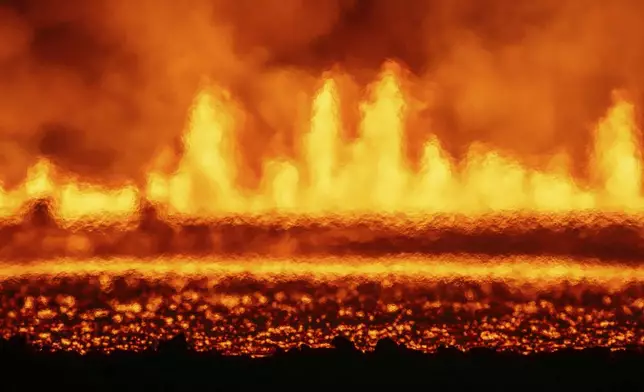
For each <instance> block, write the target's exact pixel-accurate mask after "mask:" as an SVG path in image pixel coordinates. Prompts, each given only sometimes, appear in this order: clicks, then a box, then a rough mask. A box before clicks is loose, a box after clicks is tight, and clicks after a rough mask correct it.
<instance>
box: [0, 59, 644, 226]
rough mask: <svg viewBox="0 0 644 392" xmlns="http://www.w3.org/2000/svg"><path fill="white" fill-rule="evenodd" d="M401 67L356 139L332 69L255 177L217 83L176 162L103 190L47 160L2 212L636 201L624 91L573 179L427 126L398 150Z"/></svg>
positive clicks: (350, 209)
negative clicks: (416, 160) (291, 139)
mask: <svg viewBox="0 0 644 392" xmlns="http://www.w3.org/2000/svg"><path fill="white" fill-rule="evenodd" d="M402 78H403V76H402V75H401V73H400V72H399V71H398V68H397V67H396V66H394V65H393V64H388V65H386V66H385V67H384V68H383V71H382V73H381V75H380V77H379V78H378V80H376V81H375V82H374V83H373V85H372V86H371V87H370V88H369V90H368V91H369V94H368V96H367V97H366V99H365V100H364V102H362V103H361V104H360V106H359V108H360V113H361V121H360V125H359V127H358V138H357V139H356V140H355V141H354V142H351V143H349V142H348V141H347V140H344V139H343V124H342V120H341V115H340V100H341V97H340V94H339V92H338V87H337V85H336V82H335V81H334V79H333V77H327V78H325V79H324V80H322V81H321V87H320V89H319V91H318V93H317V94H316V96H315V97H312V100H311V116H310V122H309V124H308V129H304V130H302V135H301V139H300V143H301V145H300V147H301V151H302V156H301V157H300V158H298V159H285V158H284V157H271V158H270V159H267V160H266V161H265V162H264V164H263V174H262V179H261V181H260V185H259V186H258V187H257V188H256V189H253V190H248V189H242V187H241V186H240V185H239V178H238V176H239V175H240V172H239V170H240V166H239V163H240V162H239V160H240V159H243V158H244V157H240V156H239V154H238V151H240V149H239V148H238V147H239V146H237V145H236V144H235V143H236V137H235V131H236V129H237V127H238V125H239V118H238V112H237V111H235V110H234V108H233V106H234V101H233V97H231V96H230V94H229V93H228V92H226V91H225V90H222V89H218V88H216V87H213V86H209V87H208V88H205V89H203V90H202V91H200V92H199V93H198V94H197V96H196V98H195V101H194V105H193V107H192V108H191V111H190V116H189V121H188V127H187V130H186V132H185V135H184V139H183V141H184V147H185V149H184V153H183V156H182V157H181V159H180V163H179V165H178V168H177V170H176V171H175V172H174V173H170V174H168V173H166V172H164V171H163V170H160V169H159V170H157V169H158V168H156V167H154V166H153V169H152V170H151V171H150V172H149V175H148V180H147V185H146V186H145V188H144V189H137V188H135V187H134V186H127V187H124V188H122V189H116V190H113V189H112V190H107V189H103V188H100V187H97V186H94V185H83V184H79V183H78V182H76V181H74V180H73V179H72V178H71V177H69V176H67V177H66V176H65V175H63V174H62V173H57V172H56V170H57V169H56V168H55V167H54V166H53V165H52V164H51V163H50V162H48V161H46V160H40V161H39V162H38V163H37V164H36V165H34V166H33V167H32V169H31V170H30V171H29V174H28V176H27V179H26V180H25V182H24V184H23V185H22V186H21V187H18V188H17V189H16V190H12V191H5V190H2V191H1V192H0V213H1V214H2V216H4V217H11V216H15V215H16V214H18V212H17V211H19V210H20V208H21V207H22V206H24V205H25V203H28V202H29V201H32V200H34V199H42V198H48V199H51V200H52V203H53V206H54V211H55V212H54V213H55V215H56V217H57V218H59V219H61V220H63V221H74V220H79V219H87V218H95V217H97V216H101V217H103V218H113V219H123V218H128V217H130V218H131V217H134V216H135V215H136V212H137V209H138V206H139V203H140V199H146V200H148V201H149V202H151V203H153V204H155V205H157V206H158V207H159V208H160V209H161V210H163V211H164V213H165V214H168V215H179V216H191V217H202V218H203V217H217V216H225V215H237V214H250V215H257V214H266V213H286V214H305V215H316V214H318V215H324V214H330V213H333V214H390V213H408V214H415V213H425V214H433V213H446V212H447V213H450V212H460V213H468V214H478V213H486V212H499V211H501V212H502V211H523V212H525V211H527V212H534V213H551V212H573V211H582V210H591V209H592V210H601V211H624V210H628V211H639V210H641V209H642V189H641V174H642V173H641V171H642V167H641V165H642V163H641V157H640V154H641V149H640V148H641V147H640V145H639V143H638V132H639V131H638V129H637V126H636V124H635V114H634V112H635V108H634V107H633V105H632V104H631V103H630V102H629V101H628V100H626V99H625V98H624V97H623V96H621V95H617V94H616V95H615V97H614V104H613V106H612V107H611V108H610V109H609V110H608V112H607V114H606V116H605V117H604V118H603V119H601V120H600V121H599V123H598V124H597V126H596V128H595V134H594V137H595V145H594V149H593V153H592V156H591V161H590V162H591V167H590V168H589V171H590V172H591V173H592V178H593V182H592V183H591V184H589V185H587V186H586V185H582V184H580V183H578V182H577V181H576V180H575V179H574V178H573V176H572V175H571V174H570V171H569V169H568V168H567V167H566V165H565V160H562V159H558V158H560V157H553V159H552V164H551V165H550V167H549V169H548V170H535V169H532V168H530V167H528V166H526V165H524V164H522V163H521V162H520V161H519V160H518V159H516V158H515V157H512V156H507V155H504V154H501V153H499V152H498V151H494V150H493V149H491V148H489V147H487V146H484V145H481V144H473V145H472V146H470V149H469V151H468V153H467V154H466V157H465V159H464V160H463V161H462V162H455V161H454V159H452V157H450V155H449V154H448V153H447V152H446V151H445V149H444V148H443V147H442V145H441V142H440V140H438V138H436V137H435V136H429V137H428V138H427V140H426V141H425V144H424V146H423V148H422V154H421V158H420V165H419V168H418V169H414V168H412V165H411V164H410V162H409V161H408V158H407V156H406V154H405V148H404V143H405V130H406V124H407V122H406V120H407V118H408V116H409V113H410V110H411V109H410V106H409V105H408V99H407V97H406V95H405V91H404V89H403V88H402V85H403V83H402V82H403V80H402Z"/></svg>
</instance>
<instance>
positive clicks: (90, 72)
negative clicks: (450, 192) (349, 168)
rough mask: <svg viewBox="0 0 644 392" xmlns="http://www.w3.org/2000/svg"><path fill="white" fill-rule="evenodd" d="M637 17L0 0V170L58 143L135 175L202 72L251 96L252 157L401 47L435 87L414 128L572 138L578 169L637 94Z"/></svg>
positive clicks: (286, 144)
mask: <svg viewBox="0 0 644 392" xmlns="http://www.w3.org/2000/svg"><path fill="white" fill-rule="evenodd" d="M643 16H644V5H642V3H641V2H638V1H635V0H632V1H629V0H614V1H612V2H605V1H599V0H587V1H584V2H580V1H574V0H563V1H554V0H544V1H527V0H514V1H510V0H507V1H504V0H480V1H467V0H427V1H413V0H399V1H396V2H393V1H387V0H371V1H369V0H327V1H319V2H316V1H305V0H300V1H298V0H263V1H253V0H237V1H227V0H194V1H190V2H176V1H171V0H140V1H127V0H111V1H110V0H95V1H91V2H90V1H87V2H76V1H71V0H5V1H0V174H1V177H2V180H3V181H4V182H5V184H7V185H12V184H16V183H17V182H19V181H20V180H21V179H22V178H23V177H24V174H25V171H26V168H27V167H28V166H29V165H30V164H31V163H32V162H33V161H34V160H35V159H36V157H37V156H38V155H47V156H49V157H50V158H51V159H52V160H53V161H54V162H56V163H57V164H59V165H60V166H62V167H63V168H65V169H67V170H70V171H72V172H74V173H76V174H78V175H80V176H81V177H83V178H86V179H93V180H100V181H103V182H109V183H115V184H116V183H119V182H123V181H125V180H127V179H134V180H139V179H141V178H142V175H143V173H144V172H145V170H146V168H147V165H148V163H149V162H151V161H152V158H153V157H154V156H155V155H156V154H157V153H158V152H159V150H160V149H162V148H164V147H165V146H167V145H172V144H173V143H176V140H177V138H178V137H180V134H181V132H182V131H183V129H184V126H185V122H186V115H187V111H188V108H189V106H190V104H191V100H192V98H193V96H194V94H195V92H196V90H197V89H198V88H199V86H200V84H201V83H203V81H204V77H207V78H209V79H210V80H212V81H216V82H219V83H220V84H222V85H223V86H225V87H226V88H229V89H230V90H231V92H232V94H233V96H234V97H236V98H237V99H238V101H239V105H240V106H241V108H242V109H243V110H244V112H246V113H247V115H246V116H245V119H244V121H243V122H242V123H241V124H240V131H239V132H240V133H239V143H240V144H241V145H242V148H243V149H244V152H245V153H246V154H245V155H246V156H248V157H258V156H261V155H263V154H269V155H272V154H276V153H279V154H290V155H292V154H297V146H296V144H295V137H294V132H295V127H296V126H297V125H298V121H300V120H302V119H303V120H302V121H304V120H305V118H306V116H307V115H308V114H307V111H308V110H309V109H308V104H309V103H308V102H307V99H305V97H306V95H307V94H311V93H312V92H313V91H314V90H315V88H316V86H317V81H316V80H317V78H318V77H319V76H320V74H321V73H322V72H323V71H325V70H328V69H329V68H331V67H333V66H340V67H341V68H342V69H345V70H346V71H347V72H348V73H350V74H351V75H353V79H351V80H350V81H349V82H347V85H348V86H349V85H350V86H349V87H347V91H353V93H354V94H355V95H356V96H357V95H359V91H360V90H361V88H363V87H364V84H366V83H368V82H369V81H371V78H372V77H373V76H374V75H375V74H376V73H377V72H378V70H379V67H380V65H381V64H382V63H383V61H385V60H386V59H388V58H394V59H398V60H400V61H402V62H403V63H404V64H405V65H406V66H407V67H408V68H409V69H410V71H411V72H412V73H413V74H414V75H415V76H414V77H415V78H416V79H417V80H419V81H420V82H422V84H421V85H420V87H418V88H417V90H418V93H419V94H428V95H431V97H432V99H431V102H432V104H431V105H430V106H429V107H427V109H426V112H425V113H423V116H426V117H427V120H426V121H420V123H419V124H422V126H417V127H415V128H414V129H411V130H410V140H409V144H410V145H412V146H413V145H417V144H419V143H418V142H419V141H420V140H422V139H424V138H426V137H427V135H428V133H430V132H433V133H437V134H438V135H439V137H440V138H441V140H442V141H443V142H444V143H445V144H446V145H447V147H448V148H449V149H450V151H451V152H453V153H454V154H455V155H457V156H458V155H459V154H461V153H462V152H463V150H464V148H465V147H466V146H467V145H468V144H469V143H471V142H472V141H476V140H482V141H486V142H489V143H491V144H493V145H495V146H497V147H498V148H502V149H507V150H509V151H513V152H517V153H520V154H521V155H522V156H523V157H525V159H528V160H530V159H532V158H531V157H535V158H534V161H535V162H536V163H537V164H538V163H539V161H540V160H541V158H542V157H544V156H547V155H549V154H552V153H554V152H556V151H558V150H560V149H565V150H567V151H570V152H571V153H572V154H573V155H574V157H575V158H576V159H575V162H576V164H577V166H578V171H579V172H580V174H582V175H583V172H582V171H581V169H580V168H581V167H583V160H584V156H585V153H586V149H587V147H588V143H589V140H590V137H591V131H592V126H593V124H594V123H595V122H596V121H597V120H598V118H599V117H601V116H602V115H603V113H604V112H605V110H606V109H607V107H608V105H609V104H610V91H611V90H612V89H614V88H625V89H627V90H628V91H629V93H630V94H631V96H632V97H634V99H635V101H636V103H638V104H639V103H640V102H641V101H642V100H641V87H640V86H642V82H644V80H642V79H643V78H644V77H643V76H642V73H641V69H642V65H644V29H641V27H640V26H641V22H640V21H641V20H642V17H643ZM429 119H430V120H429ZM255 163H257V162H255ZM248 164H249V167H250V168H251V169H252V168H253V167H254V169H255V171H256V169H257V167H256V166H257V165H253V162H249V163H248ZM250 171H252V170H250Z"/></svg>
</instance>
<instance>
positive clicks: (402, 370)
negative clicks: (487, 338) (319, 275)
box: [0, 335, 644, 391]
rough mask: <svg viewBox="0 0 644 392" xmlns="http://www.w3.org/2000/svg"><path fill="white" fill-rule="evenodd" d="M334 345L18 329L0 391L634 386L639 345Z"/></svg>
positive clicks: (640, 361) (639, 376) (639, 382)
mask: <svg viewBox="0 0 644 392" xmlns="http://www.w3.org/2000/svg"><path fill="white" fill-rule="evenodd" d="M333 346H334V348H329V349H311V348H309V347H307V346H301V347H300V348H299V349H293V350H290V351H288V352H281V351H278V352H276V353H275V354H274V355H273V356H270V357H263V358H250V357H245V356H237V357H230V356H223V355H220V354H218V353H216V352H209V353H196V352H193V351H191V350H190V348H189V346H188V344H187V343H186V339H185V337H184V336H182V335H179V336H176V337H175V338H173V339H171V340H168V341H164V342H162V343H160V344H159V345H158V347H157V348H156V349H154V350H150V351H147V352H144V353H138V354H136V353H132V352H126V351H123V352H115V353H112V354H111V355H105V354H98V353H88V354H86V355H84V356H81V355H79V354H75V353H63V352H57V353H48V352H35V351H32V349H31V347H30V346H29V345H28V344H27V343H26V341H25V340H22V339H21V338H19V337H14V338H12V339H11V340H8V341H7V340H0V361H1V362H2V370H3V372H2V374H3V382H2V390H3V391H25V390H70V389H74V390H76V389H84V390H92V391H109V390H117V389H118V390H146V391H147V390H193V389H194V388H199V389H200V390H217V389H219V388H220V387H224V386H227V385H234V386H236V387H252V386H262V387H266V386H267V385H269V384H274V385H277V386H278V387H284V386H290V387H297V388H299V389H309V388H314V387H316V386H318V385H324V386H334V387H341V386H342V385H344V384H348V383H351V384H358V385H365V384H373V385H375V384H380V385H391V386H401V385H409V384H414V385H423V386H426V387H427V388H428V390H448V389H449V390H459V389H462V388H468V389H474V388H475V389H481V388H504V389H511V390H517V391H521V390H526V389H528V390H535V389H538V390H563V389H572V390H642V389H641V388H644V372H643V371H642V369H644V355H643V353H642V351H641V349H637V348H635V347H634V348H633V349H631V350H625V351H615V352H611V351H610V350H608V349H592V348H589V349H586V350H583V351H574V350H572V351H571V350H561V351H558V352H555V353H548V354H533V355H528V356H524V355H517V354H504V353H497V352H494V351H491V350H488V349H476V350H471V351H469V352H467V353H463V352H461V351H458V350H456V349H451V348H442V349H439V351H438V352H437V353H435V354H423V353H419V352H416V351H413V350H409V349H407V348H405V347H404V346H399V345H397V344H396V343H395V342H394V341H393V340H390V339H383V340H381V341H379V342H378V345H377V346H376V348H375V350H374V351H372V352H367V353H362V352H361V351H358V350H356V349H355V348H354V346H353V344H352V343H351V341H350V340H348V339H347V338H345V337H336V338H335V339H334V340H333Z"/></svg>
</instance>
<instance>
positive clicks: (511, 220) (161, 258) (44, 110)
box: [0, 0, 644, 355]
mask: <svg viewBox="0 0 644 392" xmlns="http://www.w3.org/2000/svg"><path fill="white" fill-rule="evenodd" d="M269 16H270V17H269ZM642 16H644V7H642V6H641V5H640V4H639V3H637V2H634V1H627V0H624V1H619V0H616V1H613V2H610V3H608V2H601V1H588V2H585V3H584V5H581V3H579V2H575V1H572V0H571V1H558V2H555V1H549V0H544V1H539V2H534V1H502V0H485V1H479V2H474V1H464V0H463V1H461V0H458V1H440V0H430V1H423V2H416V1H402V0H401V1H399V2H389V1H385V0H371V1H369V0H334V1H325V2H313V1H311V2H305V1H295V0H293V1H290V0H289V1H287V0H282V1H280V2H277V1H263V2H252V1H246V0H238V1H236V2H232V1H224V0H195V1H193V2H191V3H190V6H185V5H180V4H178V3H176V2H172V1H169V0H168V1H166V0H158V1H152V0H149V1H148V0H142V1H138V2H129V1H125V0H114V1H107V0H97V1H92V2H85V3H83V4H74V5H71V3H69V2H65V1H63V0H46V1H32V0H7V1H4V2H0V71H1V72H0V92H1V93H0V218H1V219H2V223H1V224H0V244H1V247H0V259H1V260H2V262H1V263H0V288H2V294H1V295H0V315H2V317H1V318H0V319H1V320H2V325H1V329H0V330H1V331H2V333H3V334H4V335H5V336H10V335H13V334H26V335H28V336H29V337H30V340H31V342H32V343H34V344H35V345H37V346H41V347H45V346H47V347H52V348H54V349H74V350H77V351H80V352H87V351H90V350H103V351H112V350H114V349H118V348H120V349H132V350H139V349H143V348H145V347H149V346H151V345H152V346H153V345H154V344H156V343H157V342H158V340H159V339H162V338H165V337H168V336H170V335H172V334H176V333H178V332H185V333H186V334H187V335H188V336H189V337H190V338H191V340H192V343H193V344H195V345H196V347H198V348H199V349H204V350H206V349H209V348H217V349H220V350H222V351H224V352H226V353H232V354H236V353H249V354H252V355H264V354H267V353H270V352H272V350H274V349H276V348H277V347H280V348H284V349H287V348H290V347H295V346H297V345H298V344H301V343H306V344H309V345H313V346H317V345H326V344H328V342H329V341H330V339H331V338H332V337H333V336H334V335H337V334H349V335H350V337H352V338H353V339H354V340H355V341H356V342H357V344H358V346H359V347H360V348H361V349H368V348H370V347H371V346H373V344H374V343H375V341H376V340H377V339H378V338H380V337H384V336H390V337H394V338H395V339H396V340H399V341H401V342H404V343H405V344H407V345H409V346H411V347H413V348H418V349H421V350H426V351H432V350H433V349H435V348H436V347H438V346H440V345H452V346H456V347H458V348H459V349H468V348H472V347H477V346H481V345H483V346H490V347H494V348H497V349H502V350H504V349H508V350H515V351H520V352H523V353H529V352H534V351H543V350H546V351H549V350H554V349H558V348H562V347H577V348H579V347H587V346H594V345H600V346H607V347H611V348H615V349H620V348H625V347H632V346H638V347H639V346H641V345H642V342H643V340H642V329H641V320H642V298H643V297H642V283H643V282H644V275H643V273H642V271H641V265H640V264H641V261H642V260H644V248H643V247H642V246H641V244H642V240H643V234H642V233H644V221H643V220H642V213H643V212H644V194H643V192H642V162H643V161H642V159H643V157H642V134H641V131H640V125H641V116H640V111H641V108H642V107H644V100H643V99H642V96H641V86H642V85H644V80H642V77H641V69H642V66H643V65H644V59H643V58H641V55H640V53H644V47H642V42H644V39H642V38H644V37H642V33H641V31H642V30H641V28H640V24H641V23H640V20H641V17H642ZM137 293H138V294H137ZM141 293H144V294H141ZM137 295H138V297H137ZM231 325H238V326H239V327H238V328H232V327H230V326H231Z"/></svg>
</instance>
